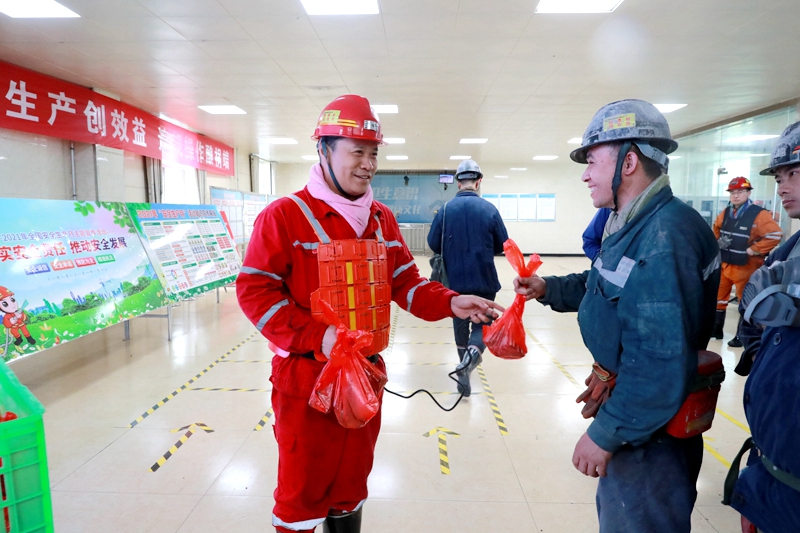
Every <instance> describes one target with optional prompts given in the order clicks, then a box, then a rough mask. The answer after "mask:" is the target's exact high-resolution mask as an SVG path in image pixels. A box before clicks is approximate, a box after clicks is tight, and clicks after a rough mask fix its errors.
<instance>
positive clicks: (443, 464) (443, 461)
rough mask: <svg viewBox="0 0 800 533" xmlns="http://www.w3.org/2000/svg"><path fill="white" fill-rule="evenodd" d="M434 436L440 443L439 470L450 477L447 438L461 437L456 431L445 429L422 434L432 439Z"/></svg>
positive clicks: (439, 428)
mask: <svg viewBox="0 0 800 533" xmlns="http://www.w3.org/2000/svg"><path fill="white" fill-rule="evenodd" d="M432 435H437V437H438V441H439V470H440V471H441V473H442V474H444V475H446V476H449V475H450V459H449V458H448V456H447V436H448V435H452V436H454V437H458V436H459V435H458V433H456V432H455V431H450V430H449V429H445V428H443V427H436V428H434V429H432V430H430V431H428V432H426V433H423V434H422V436H423V437H430V436H432Z"/></svg>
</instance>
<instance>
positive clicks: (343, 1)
mask: <svg viewBox="0 0 800 533" xmlns="http://www.w3.org/2000/svg"><path fill="white" fill-rule="evenodd" d="M300 1H301V2H302V3H303V7H304V8H306V13H308V14H309V15H377V14H379V13H380V11H379V10H378V0H300Z"/></svg>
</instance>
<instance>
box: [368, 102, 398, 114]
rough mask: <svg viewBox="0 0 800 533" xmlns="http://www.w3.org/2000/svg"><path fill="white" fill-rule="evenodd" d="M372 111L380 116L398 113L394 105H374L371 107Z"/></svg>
mask: <svg viewBox="0 0 800 533" xmlns="http://www.w3.org/2000/svg"><path fill="white" fill-rule="evenodd" d="M372 109H374V110H375V112H376V113H378V114H381V113H384V114H386V113H390V114H393V113H398V112H399V109H398V108H397V106H396V105H395V104H376V105H373V106H372Z"/></svg>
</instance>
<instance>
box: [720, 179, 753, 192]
mask: <svg viewBox="0 0 800 533" xmlns="http://www.w3.org/2000/svg"><path fill="white" fill-rule="evenodd" d="M740 189H747V190H748V191H751V190H753V185H752V184H751V183H750V180H749V179H747V178H745V177H744V176H739V177H738V178H733V179H732V180H731V182H730V183H729V184H728V188H727V189H726V190H727V191H728V192H731V191H738V190H740Z"/></svg>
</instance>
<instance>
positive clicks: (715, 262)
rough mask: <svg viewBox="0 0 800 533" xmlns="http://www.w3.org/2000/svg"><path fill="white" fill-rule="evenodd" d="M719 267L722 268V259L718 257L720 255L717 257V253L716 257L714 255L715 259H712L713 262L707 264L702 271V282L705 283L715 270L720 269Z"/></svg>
mask: <svg viewBox="0 0 800 533" xmlns="http://www.w3.org/2000/svg"><path fill="white" fill-rule="evenodd" d="M721 266H722V258H721V257H720V255H719V252H717V255H716V257H714V260H713V261H711V264H709V265H708V266H707V267H706V268H705V269H704V270H703V281H706V280H707V279H708V278H710V277H711V275H712V274H713V273H714V272H716V271H717V270H719V268H720V267H721Z"/></svg>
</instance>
